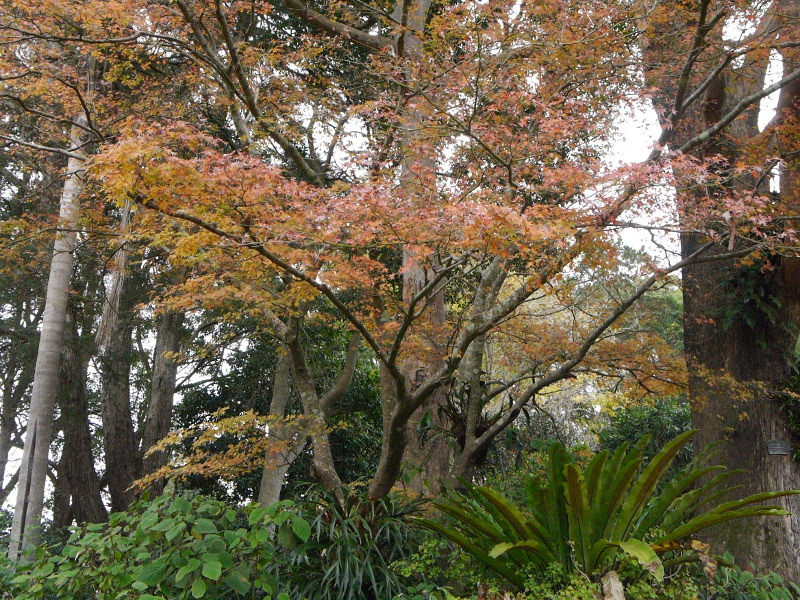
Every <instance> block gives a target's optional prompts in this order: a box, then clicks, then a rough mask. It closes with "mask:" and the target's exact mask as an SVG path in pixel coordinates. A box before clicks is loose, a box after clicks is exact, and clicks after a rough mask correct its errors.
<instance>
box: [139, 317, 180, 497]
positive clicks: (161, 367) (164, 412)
mask: <svg viewBox="0 0 800 600" xmlns="http://www.w3.org/2000/svg"><path fill="white" fill-rule="evenodd" d="M183 319H184V314H183V313H179V312H173V311H168V312H165V313H162V314H161V315H159V317H158V327H157V330H156V347H155V351H154V352H153V373H152V379H151V385H150V403H149V404H148V406H147V418H146V421H145V426H144V435H143V436H142V450H143V451H144V452H147V450H148V449H149V448H150V447H152V446H154V445H155V444H156V443H158V442H159V441H161V439H162V438H163V437H164V436H166V435H167V433H169V428H170V424H171V423H172V403H173V400H174V397H175V381H176V377H177V373H178V363H177V362H176V360H175V355H176V354H177V353H178V351H179V350H180V343H181V331H182V328H183ZM167 458H168V457H167V454H166V453H165V452H154V453H153V454H150V455H149V456H145V457H144V459H143V463H142V465H143V474H144V475H147V474H150V473H152V472H154V471H156V470H158V469H159V468H161V467H163V466H164V465H166V464H167ZM158 491H160V489H158Z"/></svg>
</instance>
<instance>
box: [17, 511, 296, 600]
mask: <svg viewBox="0 0 800 600" xmlns="http://www.w3.org/2000/svg"><path fill="white" fill-rule="evenodd" d="M276 528H278V530H279V531H281V532H283V537H286V536H293V537H294V538H296V539H298V540H300V541H304V540H307V539H308V537H309V534H310V527H309V524H308V522H307V521H305V520H304V519H303V518H301V517H300V516H299V515H298V514H297V513H296V512H295V511H293V510H292V507H291V503H288V502H279V503H277V504H274V505H272V506H269V507H261V506H258V505H251V506H249V507H247V508H245V509H244V511H237V510H234V509H232V508H230V507H228V506H227V505H225V504H224V503H222V502H220V501H218V500H212V499H209V498H205V497H195V498H192V499H187V498H182V497H169V496H161V497H159V498H156V499H155V500H153V501H152V502H148V501H141V502H138V503H137V504H135V505H134V506H132V507H131V508H130V509H129V510H128V511H127V512H122V513H114V514H112V515H111V517H110V519H109V522H108V523H107V524H93V525H86V526H82V527H79V528H77V529H76V530H75V531H74V532H73V533H72V535H71V536H70V537H69V538H68V540H67V541H66V543H65V544H64V545H63V546H61V547H59V548H47V547H39V548H37V549H36V551H35V555H34V556H33V561H32V562H30V563H20V564H19V565H18V570H17V574H16V575H15V576H13V577H12V578H10V581H9V583H8V584H7V585H8V587H9V588H10V589H7V590H3V593H4V594H5V597H8V598H14V599H15V600H40V599H45V598H47V599H50V598H70V599H74V600H80V599H84V598H85V599H89V598H91V599H98V600H111V599H115V600H120V599H129V598H130V599H133V598H136V599H138V600H181V599H188V598H213V599H215V600H218V599H223V598H258V599H272V598H279V599H285V600H288V597H287V596H286V595H285V594H281V593H278V582H277V581H276V580H275V578H274V577H273V576H272V575H270V571H271V569H270V567H271V566H272V563H273V561H274V560H275V557H276V554H277V553H278V552H279V551H280V549H279V548H276V546H275V543H274V542H273V538H274V537H275V536H274V535H273V531H274V530H275V529H276Z"/></svg>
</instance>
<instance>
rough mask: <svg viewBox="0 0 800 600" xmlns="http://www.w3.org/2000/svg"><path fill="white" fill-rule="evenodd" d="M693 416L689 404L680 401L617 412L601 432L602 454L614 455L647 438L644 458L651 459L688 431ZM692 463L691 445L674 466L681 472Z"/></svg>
mask: <svg viewBox="0 0 800 600" xmlns="http://www.w3.org/2000/svg"><path fill="white" fill-rule="evenodd" d="M691 426H692V416H691V411H690V409H689V402H688V401H687V400H686V399H685V398H681V397H669V398H657V399H655V400H654V401H653V402H652V403H641V404H632V405H627V406H620V407H618V408H615V409H614V410H613V411H611V413H610V417H609V420H608V423H607V424H606V425H605V426H604V427H603V428H602V429H601V430H600V431H599V432H598V434H597V437H598V442H599V449H600V450H608V451H609V452H614V451H615V450H616V449H617V448H619V447H620V446H621V445H622V444H624V443H625V442H628V443H629V444H633V443H635V442H636V440H638V439H640V438H641V437H642V436H644V435H649V436H650V443H649V444H648V447H647V448H646V449H645V453H644V455H645V456H646V457H647V458H652V457H653V456H655V455H656V453H657V452H658V451H659V450H660V449H661V448H663V447H664V446H665V445H667V443H669V441H670V440H672V439H674V438H675V437H677V436H678V435H680V434H681V433H683V432H685V431H689V429H691ZM691 459H692V445H691V444H687V445H686V446H684V447H683V448H681V451H680V452H679V453H678V455H677V456H676V457H675V460H674V461H673V463H672V467H671V468H672V469H673V470H674V471H678V470H680V469H682V468H683V467H685V466H686V465H687V464H688V463H689V461H690V460H691Z"/></svg>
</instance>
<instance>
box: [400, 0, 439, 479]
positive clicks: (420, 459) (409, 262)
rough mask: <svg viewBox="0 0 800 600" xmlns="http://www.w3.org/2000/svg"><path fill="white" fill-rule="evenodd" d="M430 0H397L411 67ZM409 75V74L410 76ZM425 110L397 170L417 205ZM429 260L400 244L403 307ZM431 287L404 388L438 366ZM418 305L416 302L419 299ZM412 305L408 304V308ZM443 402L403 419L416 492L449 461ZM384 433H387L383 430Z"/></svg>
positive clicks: (425, 158) (415, 118) (429, 275)
mask: <svg viewBox="0 0 800 600" xmlns="http://www.w3.org/2000/svg"><path fill="white" fill-rule="evenodd" d="M430 6H431V3H430V0H419V1H418V2H414V3H411V4H409V3H406V2H402V1H401V2H398V4H397V8H396V9H395V11H396V15H397V16H400V17H401V19H400V20H398V22H405V23H407V27H406V29H405V30H404V32H403V33H402V34H400V37H399V38H398V40H397V43H396V46H397V51H398V54H401V55H403V56H405V57H406V62H407V65H408V69H409V70H410V71H413V70H414V69H415V68H416V67H417V65H419V64H421V62H422V59H423V40H422V36H423V32H424V31H425V28H426V25H427V19H428V11H429V10H430ZM411 79H412V80H413V77H412V78H411ZM425 130H426V115H425V114H423V113H422V111H420V109H419V108H417V107H412V108H409V109H408V110H407V112H406V114H405V115H404V121H403V139H402V140H401V143H402V146H403V151H404V155H403V163H402V169H401V173H400V186H401V193H402V194H405V195H407V196H408V197H410V198H413V199H415V200H416V201H417V202H419V203H420V205H426V204H428V203H429V202H436V201H437V198H436V194H437V192H436V159H435V157H434V155H433V152H434V147H433V143H428V141H426V140H425V139H424V137H425ZM433 266H434V265H427V266H426V265H423V264H420V263H419V259H418V258H416V257H415V256H414V255H413V253H412V252H410V251H409V250H408V249H404V250H403V302H404V304H405V305H406V306H407V307H408V306H410V303H411V302H412V300H413V299H414V298H415V297H417V296H418V295H419V294H420V293H421V292H423V290H424V289H425V287H426V286H427V285H428V283H429V282H430V281H431V280H432V279H433V277H434V273H433ZM441 289H443V286H440V287H439V290H433V291H432V292H431V293H429V294H428V295H427V297H426V298H425V300H424V301H423V303H424V302H427V303H428V306H427V310H426V314H425V315H424V317H423V318H422V319H421V321H422V322H423V323H424V325H423V326H424V327H426V328H429V331H428V340H427V346H428V347H427V348H426V349H425V351H424V352H414V355H413V356H408V357H406V358H405V359H404V360H403V363H402V364H401V366H400V369H401V371H402V372H403V375H404V376H405V380H406V382H405V383H406V389H407V390H408V391H409V392H414V391H415V390H416V389H417V388H419V386H420V385H422V383H424V382H425V380H426V379H427V378H428V377H429V376H430V374H431V373H433V372H435V371H436V370H437V369H438V368H439V367H440V366H441V360H442V359H441V354H442V353H441V351H440V350H441V349H439V348H437V347H436V337H437V336H436V328H437V327H438V326H442V325H444V323H445V321H446V318H447V313H446V309H445V303H444V294H443V292H441V291H440V290H441ZM418 306H419V305H418ZM412 310H413V309H412ZM420 325H422V323H420ZM445 402H446V390H444V389H443V388H442V389H439V390H437V391H436V392H435V393H434V394H432V395H431V397H430V398H429V399H428V400H427V401H426V402H424V403H423V405H422V406H420V407H419V408H418V409H417V410H416V411H414V414H413V415H412V416H411V418H410V419H409V421H408V425H407V432H406V436H407V440H408V441H407V445H406V449H405V453H404V463H405V467H406V469H407V471H408V474H409V475H410V479H409V482H408V487H409V488H410V489H411V490H412V491H414V492H416V493H420V494H421V493H431V494H433V495H436V494H438V492H439V491H440V489H441V484H442V482H443V481H444V480H445V478H446V477H447V473H448V471H449V467H450V449H449V445H448V441H447V438H446V437H445V436H444V435H443V431H444V430H445V425H446V424H445V422H444V412H443V411H441V410H440V407H442V406H443V405H444V403H445ZM384 438H386V435H384Z"/></svg>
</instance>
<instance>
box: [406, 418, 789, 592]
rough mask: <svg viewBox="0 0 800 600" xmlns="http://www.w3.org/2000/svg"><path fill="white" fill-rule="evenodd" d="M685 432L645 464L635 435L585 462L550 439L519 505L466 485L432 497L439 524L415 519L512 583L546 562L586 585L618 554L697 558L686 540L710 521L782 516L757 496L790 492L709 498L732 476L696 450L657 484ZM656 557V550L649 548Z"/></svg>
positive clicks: (656, 570) (655, 567)
mask: <svg viewBox="0 0 800 600" xmlns="http://www.w3.org/2000/svg"><path fill="white" fill-rule="evenodd" d="M694 433H695V432H694V431H688V432H686V433H683V434H681V435H679V436H678V437H676V438H675V439H674V440H672V441H671V442H669V443H668V444H667V445H666V446H664V448H663V449H662V450H661V451H660V452H658V453H657V454H656V455H655V456H654V457H653V458H652V459H651V460H650V461H647V460H646V459H645V457H644V452H645V449H646V447H647V445H648V444H649V441H650V440H649V437H648V436H645V437H644V438H642V439H641V440H639V442H637V443H636V444H635V445H634V446H633V447H629V446H628V444H623V445H622V446H620V448H618V449H617V450H616V451H615V452H614V453H613V454H612V453H609V452H607V451H604V452H600V453H599V454H597V455H596V456H594V458H592V460H591V461H589V463H588V465H586V467H585V468H583V467H581V466H580V465H579V464H578V463H577V462H576V460H575V458H574V457H573V456H571V455H570V453H569V452H568V451H567V450H566V449H565V448H564V447H563V446H562V445H560V444H553V445H552V446H551V447H550V452H549V460H548V465H547V473H548V474H547V477H546V478H543V479H534V478H532V477H529V478H528V479H527V481H526V487H525V496H526V500H525V503H524V506H522V507H517V506H515V505H514V504H513V503H511V502H509V501H508V500H507V499H506V498H505V497H504V496H502V495H501V494H500V493H498V492H497V491H495V490H494V489H492V488H489V487H475V486H472V485H468V486H467V490H466V492H465V493H463V494H462V493H453V494H452V495H451V496H450V498H449V499H447V500H445V501H442V502H436V503H435V505H436V506H437V507H438V508H439V510H440V511H441V512H442V513H444V514H445V515H447V516H448V517H449V518H450V523H448V524H443V523H441V522H439V521H434V520H430V519H425V520H422V521H421V522H422V524H423V525H425V526H426V527H428V528H430V529H433V530H434V531H438V532H439V533H441V534H442V535H444V536H445V537H447V538H448V539H450V540H452V541H453V542H455V543H456V544H458V545H459V546H461V547H462V548H464V549H465V550H466V551H467V552H469V553H471V554H472V555H473V556H475V557H476V558H477V559H478V560H480V561H481V562H483V563H484V564H485V565H487V566H488V567H489V568H491V569H492V570H493V571H495V572H496V573H498V574H499V575H500V576H502V577H504V578H505V579H507V580H508V581H510V582H511V583H513V584H514V585H516V586H517V587H519V588H524V586H525V583H526V580H527V578H528V577H529V576H531V575H536V574H537V573H539V574H541V573H543V572H544V571H545V570H546V569H547V568H548V566H549V565H551V564H552V563H559V564H561V565H562V566H563V568H564V571H565V573H567V574H572V573H576V572H580V573H584V574H587V575H589V576H591V577H592V579H594V580H595V581H596V580H598V579H599V578H600V577H602V575H603V574H605V573H606V572H608V571H610V570H612V569H614V568H615V566H616V565H617V564H618V561H619V559H620V558H621V556H623V555H628V556H630V557H633V558H634V559H636V560H637V561H639V562H640V563H641V564H642V565H643V566H645V567H646V568H647V569H648V570H649V571H650V572H651V573H652V574H653V575H654V576H655V577H656V579H661V578H663V575H664V565H663V564H662V561H661V559H660V557H659V555H658V554H662V555H663V554H666V553H671V554H676V553H681V552H684V551H688V552H695V553H696V554H702V556H701V558H703V559H707V555H706V548H705V546H704V545H702V544H692V543H691V536H692V535H694V534H695V533H697V532H698V531H701V530H703V529H706V528H707V527H711V526H713V525H716V524H718V523H722V522H726V521H730V520H732V519H741V518H746V517H752V516H768V515H774V516H779V515H785V514H787V513H786V511H785V510H783V509H781V508H780V507H778V506H764V505H763V504H762V502H765V501H769V500H772V499H774V498H777V497H779V496H782V495H787V494H792V493H796V492H766V493H761V494H754V495H751V496H748V497H747V498H743V499H740V500H734V501H730V502H724V503H721V504H714V501H715V500H718V499H719V498H720V497H721V496H722V495H724V494H725V493H726V491H727V490H729V489H731V488H728V487H726V485H727V482H728V480H729V478H730V477H731V476H732V475H733V474H734V473H735V472H734V471H729V470H726V469H725V468H724V467H721V466H705V465H706V462H707V461H708V459H709V458H710V456H711V455H710V454H705V455H703V456H701V457H700V458H698V459H697V460H696V461H694V462H692V463H690V464H689V465H688V466H687V467H685V468H684V469H682V470H680V471H679V472H678V473H677V474H676V475H675V476H674V477H673V478H672V480H671V481H670V482H668V483H666V484H665V485H663V486H660V485H659V484H660V483H661V481H662V479H663V477H664V475H665V473H667V472H668V470H669V467H670V465H671V464H672V462H673V460H674V459H675V456H676V455H678V453H679V452H680V451H681V449H682V448H684V447H685V446H686V445H687V444H688V443H689V441H690V440H691V438H692V436H693V435H694ZM657 553H658V554H657Z"/></svg>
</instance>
